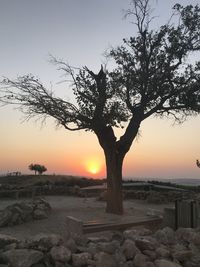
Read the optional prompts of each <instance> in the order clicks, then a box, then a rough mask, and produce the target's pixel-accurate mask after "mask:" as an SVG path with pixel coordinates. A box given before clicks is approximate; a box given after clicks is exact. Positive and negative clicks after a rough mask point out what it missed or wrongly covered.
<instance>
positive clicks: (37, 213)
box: [33, 209, 48, 220]
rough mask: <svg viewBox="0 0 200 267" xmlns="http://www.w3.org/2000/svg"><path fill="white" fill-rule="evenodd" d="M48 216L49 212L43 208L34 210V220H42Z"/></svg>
mask: <svg viewBox="0 0 200 267" xmlns="http://www.w3.org/2000/svg"><path fill="white" fill-rule="evenodd" d="M46 218H48V213H47V212H46V211H45V210H42V209H35V210H34V212H33V219H34V220H42V219H46Z"/></svg>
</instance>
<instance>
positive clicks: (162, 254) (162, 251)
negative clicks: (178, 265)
mask: <svg viewBox="0 0 200 267" xmlns="http://www.w3.org/2000/svg"><path fill="white" fill-rule="evenodd" d="M156 254H157V255H158V258H169V256H170V251H169V250H168V249H166V248H164V247H159V248H157V249H156Z"/></svg>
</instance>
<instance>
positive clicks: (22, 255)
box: [1, 249, 44, 267]
mask: <svg viewBox="0 0 200 267" xmlns="http://www.w3.org/2000/svg"><path fill="white" fill-rule="evenodd" d="M43 256H44V255H43V253H42V252H40V251H36V250H32V249H13V250H8V251H6V252H4V253H2V254H1V259H2V260H3V261H4V262H5V263H8V264H10V266H13V267H31V266H32V265H33V264H35V263H38V262H39V261H40V260H42V259H43Z"/></svg>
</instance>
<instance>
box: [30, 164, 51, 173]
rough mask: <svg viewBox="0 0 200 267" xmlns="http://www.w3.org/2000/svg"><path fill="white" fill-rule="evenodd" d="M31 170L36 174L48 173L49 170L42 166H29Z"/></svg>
mask: <svg viewBox="0 0 200 267" xmlns="http://www.w3.org/2000/svg"><path fill="white" fill-rule="evenodd" d="M28 168H29V170H31V171H35V174H36V173H38V174H43V172H46V171H47V168H46V167H45V166H44V165H40V164H30V165H29V166H28Z"/></svg>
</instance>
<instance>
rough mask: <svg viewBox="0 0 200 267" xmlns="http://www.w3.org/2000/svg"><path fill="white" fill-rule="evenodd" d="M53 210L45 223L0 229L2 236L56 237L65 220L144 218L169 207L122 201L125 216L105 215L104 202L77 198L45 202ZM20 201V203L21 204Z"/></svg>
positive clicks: (51, 198)
mask: <svg viewBox="0 0 200 267" xmlns="http://www.w3.org/2000/svg"><path fill="white" fill-rule="evenodd" d="M44 199H45V200H46V201H48V202H49V203H50V205H51V207H52V212H51V214H50V216H49V217H48V219H43V220H38V221H32V222H28V223H24V224H22V225H16V226H12V227H4V228H0V233H1V234H9V235H12V236H15V237H17V238H19V239H24V238H29V237H31V236H34V235H36V234H38V233H57V234H61V235H62V233H63V231H64V229H65V228H64V223H65V218H66V216H73V217H75V218H78V219H80V220H82V221H84V222H86V221H93V220H106V221H117V220H120V221H121V220H125V219H130V218H136V217H140V216H144V215H146V214H147V212H148V211H149V210H152V209H153V210H157V211H160V212H163V210H164V208H165V207H169V206H172V205H156V204H154V205H152V204H147V203H146V202H145V201H139V200H126V201H124V215H122V216H119V215H114V214H108V213H105V202H100V201H96V200H95V198H85V199H84V198H78V197H71V196H48V197H45V198H44ZM20 201H22V200H20ZM14 202H16V201H14V200H2V199H1V200H0V209H3V208H5V207H6V206H8V205H10V204H13V203H14Z"/></svg>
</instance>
